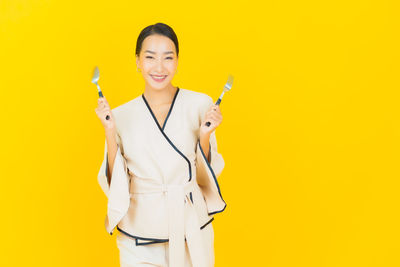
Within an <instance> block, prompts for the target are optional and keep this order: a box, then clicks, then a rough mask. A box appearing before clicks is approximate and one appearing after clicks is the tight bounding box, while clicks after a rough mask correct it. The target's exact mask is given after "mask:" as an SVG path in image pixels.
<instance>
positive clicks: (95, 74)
mask: <svg viewBox="0 0 400 267" xmlns="http://www.w3.org/2000/svg"><path fill="white" fill-rule="evenodd" d="M99 79H100V71H99V68H98V67H97V66H96V67H95V68H94V71H93V77H92V83H94V84H95V85H96V86H97V90H98V92H99V97H103V93H102V92H101V89H100V86H99V84H98V83H97V82H98V81H99ZM109 119H110V116H109V115H107V116H106V120H109Z"/></svg>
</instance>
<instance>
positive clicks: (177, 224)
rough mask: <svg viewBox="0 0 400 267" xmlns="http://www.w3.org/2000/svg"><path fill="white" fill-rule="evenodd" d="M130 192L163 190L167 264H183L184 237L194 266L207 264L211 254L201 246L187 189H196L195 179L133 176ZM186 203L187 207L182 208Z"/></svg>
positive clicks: (201, 242)
mask: <svg viewBox="0 0 400 267" xmlns="http://www.w3.org/2000/svg"><path fill="white" fill-rule="evenodd" d="M131 183H133V185H132V186H131V194H130V196H131V197H132V196H133V194H148V193H160V192H162V193H164V194H166V200H167V208H168V239H169V240H168V246H169V249H168V250H169V251H168V252H169V253H168V256H169V266H173V267H184V253H185V239H186V242H187V245H188V248H189V251H190V253H189V254H190V257H191V260H192V265H193V266H194V267H205V266H209V262H210V261H211V259H209V257H210V255H209V253H208V254H207V253H206V251H205V248H204V241H203V240H202V236H201V229H200V223H199V219H198V218H199V217H198V216H197V213H196V209H195V207H194V204H193V203H192V202H191V201H190V200H189V193H191V192H193V191H194V190H196V188H198V187H197V180H196V179H193V178H192V179H191V180H190V181H189V182H186V183H185V184H160V183H157V182H155V181H153V180H151V179H143V178H141V177H137V176H135V177H132V179H131ZM185 203H186V205H187V206H186V208H185Z"/></svg>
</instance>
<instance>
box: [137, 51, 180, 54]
mask: <svg viewBox="0 0 400 267" xmlns="http://www.w3.org/2000/svg"><path fill="white" fill-rule="evenodd" d="M144 52H149V53H151V54H155V53H156V52H154V51H151V50H146V51H144ZM173 53H174V52H173V51H167V52H164V54H173Z"/></svg>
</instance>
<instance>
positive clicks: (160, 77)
mask: <svg viewBox="0 0 400 267" xmlns="http://www.w3.org/2000/svg"><path fill="white" fill-rule="evenodd" d="M151 76H152V77H153V78H155V79H157V80H162V79H164V78H165V77H167V76H166V75H162V76H157V75H151Z"/></svg>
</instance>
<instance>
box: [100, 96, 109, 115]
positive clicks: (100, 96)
mask: <svg viewBox="0 0 400 267" xmlns="http://www.w3.org/2000/svg"><path fill="white" fill-rule="evenodd" d="M99 97H103V93H102V92H101V91H99ZM109 119H110V116H108V115H107V116H106V120H109Z"/></svg>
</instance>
